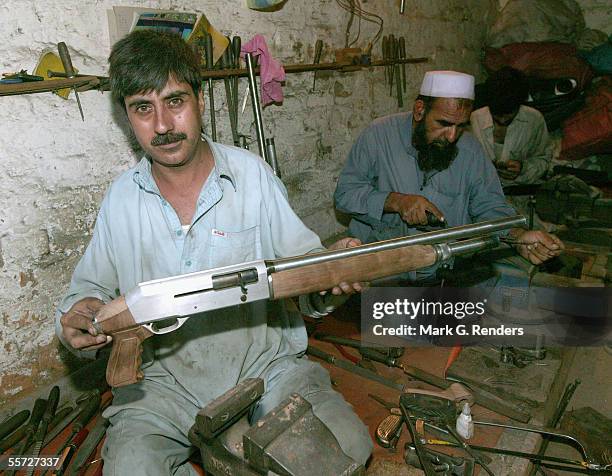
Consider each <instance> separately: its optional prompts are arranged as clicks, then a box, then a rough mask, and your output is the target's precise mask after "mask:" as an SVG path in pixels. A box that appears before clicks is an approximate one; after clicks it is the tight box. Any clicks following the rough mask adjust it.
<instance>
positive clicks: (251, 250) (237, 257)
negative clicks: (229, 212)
mask: <svg viewBox="0 0 612 476" xmlns="http://www.w3.org/2000/svg"><path fill="white" fill-rule="evenodd" d="M208 254H209V262H210V263H211V266H212V267H214V268H217V267H220V266H229V265H231V264H238V263H243V262H245V261H253V260H256V259H260V258H261V255H262V252H261V240H260V230H259V226H254V227H251V228H247V229H246V230H241V231H223V230H212V231H211V237H210V242H209V249H208Z"/></svg>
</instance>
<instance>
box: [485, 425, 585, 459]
mask: <svg viewBox="0 0 612 476" xmlns="http://www.w3.org/2000/svg"><path fill="white" fill-rule="evenodd" d="M474 425H482V426H496V427H499V428H508V429H510V430H519V431H527V432H530V433H540V434H541V435H545V436H553V437H555V438H559V439H562V440H568V441H571V442H572V444H573V445H574V447H575V448H576V449H578V450H579V451H580V455H581V456H582V457H583V458H584V459H585V460H586V461H588V462H590V461H592V460H591V458H590V457H589V455H588V453H587V450H586V448H585V447H584V446H583V445H582V443H581V442H580V441H578V440H577V439H576V438H575V437H573V436H572V435H567V434H565V433H561V432H558V431H556V430H555V429H554V428H546V427H543V428H539V427H535V426H530V425H518V424H513V425H510V424H506V423H500V422H495V421H476V420H474Z"/></svg>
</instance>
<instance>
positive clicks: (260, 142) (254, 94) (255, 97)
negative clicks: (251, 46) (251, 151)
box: [244, 53, 270, 164]
mask: <svg viewBox="0 0 612 476" xmlns="http://www.w3.org/2000/svg"><path fill="white" fill-rule="evenodd" d="M244 59H245V60H246V65H247V70H248V72H249V92H250V94H251V105H252V106H253V118H254V119H255V132H256V133H257V146H258V147H259V155H261V157H262V158H263V159H264V160H265V161H266V162H268V164H269V163H270V161H269V160H268V157H267V154H266V147H265V140H266V138H265V135H264V128H263V122H262V119H261V105H260V104H259V92H258V91H257V77H256V76H255V67H254V66H253V56H252V55H251V53H247V54H245V56H244Z"/></svg>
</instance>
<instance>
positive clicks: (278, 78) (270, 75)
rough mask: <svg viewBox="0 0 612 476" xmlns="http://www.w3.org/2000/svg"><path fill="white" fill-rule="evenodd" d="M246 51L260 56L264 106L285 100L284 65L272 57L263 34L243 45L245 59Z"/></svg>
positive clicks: (242, 52) (242, 54) (242, 50)
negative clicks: (282, 84)
mask: <svg viewBox="0 0 612 476" xmlns="http://www.w3.org/2000/svg"><path fill="white" fill-rule="evenodd" d="M246 53H251V55H253V57H257V56H259V61H258V65H259V67H260V68H261V72H260V81H259V83H260V87H261V101H262V103H263V105H264V106H267V105H268V104H270V103H273V102H279V103H280V102H283V88H282V86H281V82H282V81H284V80H285V69H284V68H283V65H282V64H280V63H279V62H278V61H276V60H275V59H274V58H272V55H271V54H270V52H269V51H268V45H266V39H265V38H264V37H263V36H262V35H255V36H254V37H253V39H252V40H251V41H249V42H248V43H245V44H244V45H242V48H241V49H240V57H241V58H243V59H244V56H245V54H246Z"/></svg>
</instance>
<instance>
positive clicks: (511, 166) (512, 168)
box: [498, 160, 523, 180]
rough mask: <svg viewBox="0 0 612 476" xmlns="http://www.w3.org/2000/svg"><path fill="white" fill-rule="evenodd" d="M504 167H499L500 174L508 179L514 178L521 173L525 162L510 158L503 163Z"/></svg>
mask: <svg viewBox="0 0 612 476" xmlns="http://www.w3.org/2000/svg"><path fill="white" fill-rule="evenodd" d="M501 164H502V165H503V167H499V168H498V171H499V176H500V177H501V178H503V179H506V180H514V179H515V178H517V177H518V176H519V175H520V174H521V170H523V163H522V162H521V161H520V160H508V161H507V162H502V163H501Z"/></svg>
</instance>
